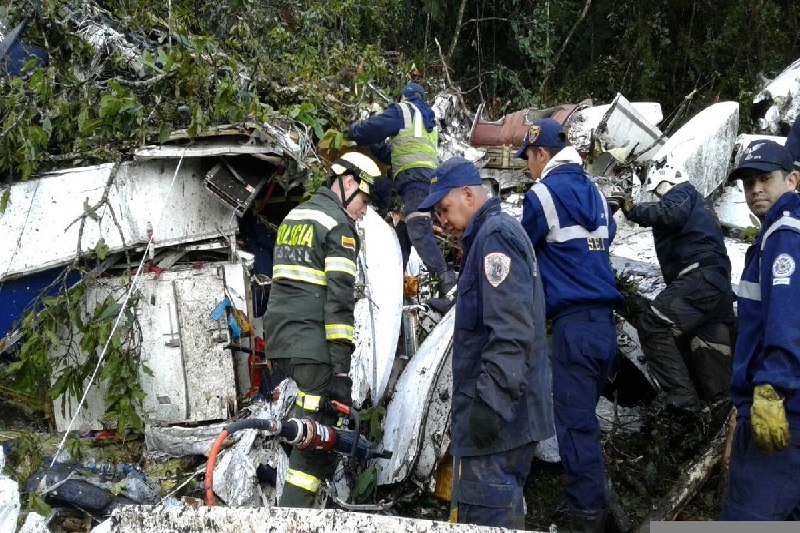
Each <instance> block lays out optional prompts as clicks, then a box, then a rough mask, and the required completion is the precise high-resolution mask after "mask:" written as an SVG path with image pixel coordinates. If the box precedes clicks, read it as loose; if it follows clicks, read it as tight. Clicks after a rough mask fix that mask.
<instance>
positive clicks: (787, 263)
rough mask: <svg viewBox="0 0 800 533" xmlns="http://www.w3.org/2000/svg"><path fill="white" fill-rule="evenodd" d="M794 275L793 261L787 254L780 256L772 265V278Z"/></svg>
mask: <svg viewBox="0 0 800 533" xmlns="http://www.w3.org/2000/svg"><path fill="white" fill-rule="evenodd" d="M793 273H794V259H792V256H790V255H789V254H781V255H779V256H778V257H776V258H775V262H774V263H772V276H773V277H776V278H788V277H789V276H791V275H792V274H793Z"/></svg>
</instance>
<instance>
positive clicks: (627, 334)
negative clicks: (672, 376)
mask: <svg viewBox="0 0 800 533" xmlns="http://www.w3.org/2000/svg"><path fill="white" fill-rule="evenodd" d="M659 276H660V273H659ZM617 353H620V354H622V356H623V357H624V358H625V359H627V360H628V361H630V362H631V363H633V366H635V367H636V369H637V370H639V372H641V373H642V375H643V376H644V377H645V378H646V379H647V382H648V383H650V386H651V387H653V389H654V390H658V384H657V383H656V380H655V379H654V378H653V376H652V375H651V374H650V370H649V369H648V367H647V359H645V356H644V352H643V351H642V343H641V341H640V340H639V332H638V331H637V330H636V328H635V327H633V325H632V324H631V323H630V322H628V321H627V320H625V319H624V318H623V317H621V316H617Z"/></svg>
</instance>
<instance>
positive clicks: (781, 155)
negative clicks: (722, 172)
mask: <svg viewBox="0 0 800 533" xmlns="http://www.w3.org/2000/svg"><path fill="white" fill-rule="evenodd" d="M793 168H794V167H793V161H792V156H791V154H790V153H789V150H787V149H786V148H784V147H783V146H781V145H780V144H778V143H776V142H775V141H768V140H763V141H761V140H755V141H753V142H751V143H750V144H749V145H748V146H747V148H745V150H744V152H742V155H741V157H740V158H739V164H738V165H737V166H736V168H734V169H733V170H732V171H731V173H730V174H728V181H735V180H738V179H742V178H743V177H746V176H747V175H748V174H754V173H759V174H767V173H769V172H772V171H774V170H783V171H786V172H791V171H792V170H793ZM748 171H749V172H748Z"/></svg>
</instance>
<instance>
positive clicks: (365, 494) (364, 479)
mask: <svg viewBox="0 0 800 533" xmlns="http://www.w3.org/2000/svg"><path fill="white" fill-rule="evenodd" d="M379 472H380V466H378V464H377V463H372V464H371V465H370V466H368V467H367V468H365V469H364V470H363V471H362V472H361V473H360V474H359V475H358V477H357V478H356V482H355V483H354V484H353V491H352V493H351V498H352V499H353V502H354V503H356V504H361V503H370V502H374V501H375V494H376V493H377V490H378V474H379Z"/></svg>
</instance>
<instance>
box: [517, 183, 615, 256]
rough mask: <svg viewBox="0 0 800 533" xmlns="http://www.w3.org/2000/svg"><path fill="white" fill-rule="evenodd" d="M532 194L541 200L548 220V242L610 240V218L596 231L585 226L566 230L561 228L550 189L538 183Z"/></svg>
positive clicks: (570, 227)
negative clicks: (591, 239)
mask: <svg viewBox="0 0 800 533" xmlns="http://www.w3.org/2000/svg"><path fill="white" fill-rule="evenodd" d="M531 192H533V194H535V195H536V198H538V199H539V203H540V204H542V211H543V212H544V218H545V220H547V227H548V228H549V231H548V233H547V237H546V239H547V242H567V241H571V240H573V239H588V238H600V239H608V217H606V224H604V225H602V226H600V227H599V228H597V229H596V230H594V231H589V230H588V229H586V228H584V227H583V226H581V225H579V224H576V225H574V226H568V227H566V228H562V227H561V222H560V221H559V220H558V212H557V211H556V204H555V202H554V201H553V196H552V195H551V194H550V189H548V188H547V186H546V185H545V184H544V183H538V184H536V185H534V186H533V188H532V189H531Z"/></svg>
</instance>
